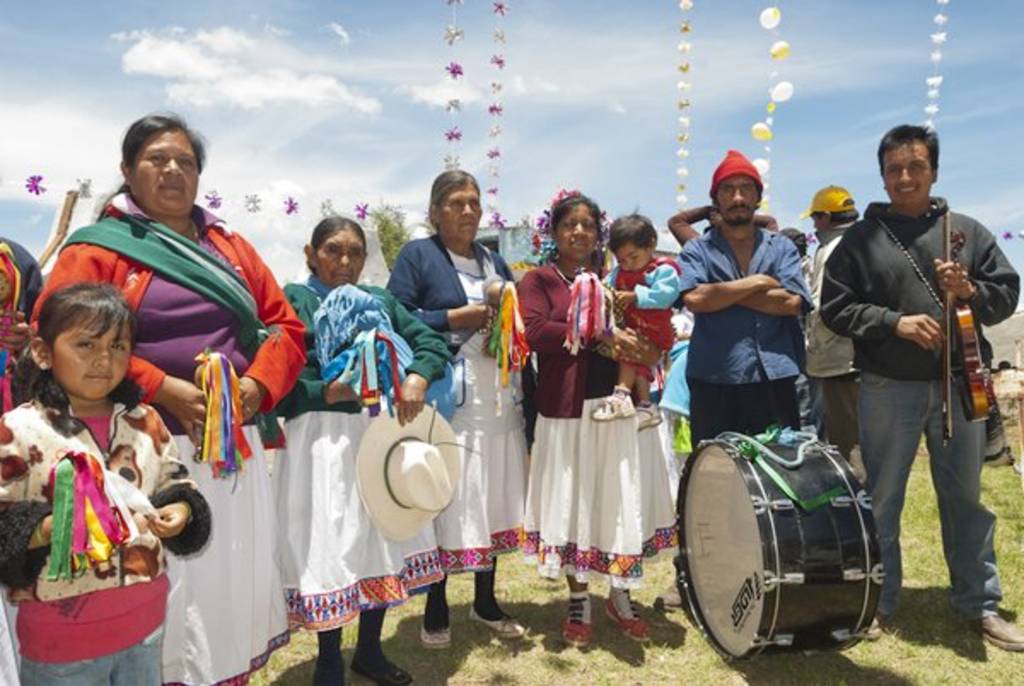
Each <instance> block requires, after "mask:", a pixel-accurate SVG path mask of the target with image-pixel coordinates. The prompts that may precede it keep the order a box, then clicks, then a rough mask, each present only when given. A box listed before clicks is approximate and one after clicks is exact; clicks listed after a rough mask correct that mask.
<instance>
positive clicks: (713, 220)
mask: <svg viewBox="0 0 1024 686" xmlns="http://www.w3.org/2000/svg"><path fill="white" fill-rule="evenodd" d="M708 223H709V224H711V226H713V227H715V228H716V229H718V230H719V231H721V230H722V229H723V228H724V227H725V222H723V221H722V213H721V212H719V211H718V208H717V207H711V208H710V209H708Z"/></svg>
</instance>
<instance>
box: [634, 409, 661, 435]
mask: <svg viewBox="0 0 1024 686" xmlns="http://www.w3.org/2000/svg"><path fill="white" fill-rule="evenodd" d="M636 418H637V430H638V431H643V430H644V429H653V428H654V427H656V426H657V425H658V424H661V412H658V406H657V405H641V406H640V407H638V408H636Z"/></svg>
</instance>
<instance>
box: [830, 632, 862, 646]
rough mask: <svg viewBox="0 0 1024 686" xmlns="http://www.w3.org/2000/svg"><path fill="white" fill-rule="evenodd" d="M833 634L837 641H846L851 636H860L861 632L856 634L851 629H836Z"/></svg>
mask: <svg viewBox="0 0 1024 686" xmlns="http://www.w3.org/2000/svg"><path fill="white" fill-rule="evenodd" d="M831 635H832V638H833V639H834V640H835V641H836V643H845V642H847V641H849V640H850V639H851V638H860V634H855V633H853V632H852V631H850V630H849V629H836V630H835V631H833V632H832V634H831Z"/></svg>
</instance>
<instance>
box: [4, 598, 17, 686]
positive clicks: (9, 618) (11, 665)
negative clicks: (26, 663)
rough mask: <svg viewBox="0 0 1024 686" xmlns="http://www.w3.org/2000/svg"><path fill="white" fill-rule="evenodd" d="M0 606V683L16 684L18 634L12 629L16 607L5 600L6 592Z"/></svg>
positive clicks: (10, 685)
mask: <svg viewBox="0 0 1024 686" xmlns="http://www.w3.org/2000/svg"><path fill="white" fill-rule="evenodd" d="M0 602H2V606H0V684H4V685H5V686H7V685H9V686H18V684H19V683H20V681H19V680H18V664H19V663H18V635H17V634H16V633H15V631H14V627H15V624H16V619H15V618H16V617H17V612H18V611H17V609H16V608H15V607H14V606H12V605H10V604H9V603H8V602H7V593H6V590H5V591H4V599H3V600H2V601H0Z"/></svg>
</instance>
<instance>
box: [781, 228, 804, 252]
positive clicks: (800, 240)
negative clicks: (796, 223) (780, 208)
mask: <svg viewBox="0 0 1024 686" xmlns="http://www.w3.org/2000/svg"><path fill="white" fill-rule="evenodd" d="M779 233H781V234H782V235H783V236H785V237H786V238H788V239H789V240H791V241H793V245H795V246H796V251H797V252H798V253H800V257H804V256H806V255H807V236H806V235H805V234H804V232H803V231H801V230H800V229H796V228H793V227H792V226H790V227H787V228H785V229H783V230H782V231H780V232H779Z"/></svg>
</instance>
